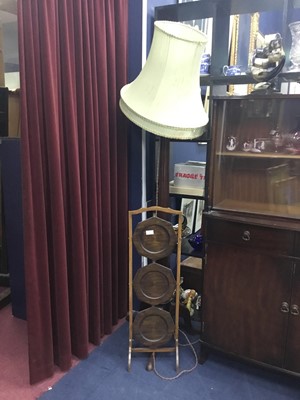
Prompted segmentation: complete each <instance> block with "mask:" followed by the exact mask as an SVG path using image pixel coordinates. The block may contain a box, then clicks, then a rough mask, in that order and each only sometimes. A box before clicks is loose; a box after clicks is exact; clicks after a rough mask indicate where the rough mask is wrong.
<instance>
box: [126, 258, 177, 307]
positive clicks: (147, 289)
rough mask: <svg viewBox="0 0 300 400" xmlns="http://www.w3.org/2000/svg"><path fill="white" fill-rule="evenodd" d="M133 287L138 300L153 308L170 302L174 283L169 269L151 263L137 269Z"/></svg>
mask: <svg viewBox="0 0 300 400" xmlns="http://www.w3.org/2000/svg"><path fill="white" fill-rule="evenodd" d="M133 287H134V290H135V293H136V295H137V297H138V299H139V300H141V301H143V302H145V303H148V304H151V305H154V306H155V305H158V304H164V303H167V302H168V301H170V300H171V298H172V295H173V293H174V290H175V289H176V281H175V278H174V275H173V273H172V271H171V270H170V268H167V267H164V266H163V265H160V264H157V263H152V264H149V265H147V266H145V267H141V268H140V269H138V271H137V272H136V274H135V277H134V280H133Z"/></svg>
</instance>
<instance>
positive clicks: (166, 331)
mask: <svg viewBox="0 0 300 400" xmlns="http://www.w3.org/2000/svg"><path fill="white" fill-rule="evenodd" d="M174 329H175V325H174V321H173V319H172V317H171V314H170V313H169V312H168V311H165V310H162V309H160V308H157V307H150V308H147V309H146V310H143V311H140V312H139V313H138V314H137V315H136V317H135V319H134V322H133V336H134V339H135V340H136V341H137V342H138V343H140V344H141V345H143V346H146V347H158V346H162V345H164V344H165V343H167V342H168V341H169V340H170V339H171V338H172V336H173V335H174Z"/></svg>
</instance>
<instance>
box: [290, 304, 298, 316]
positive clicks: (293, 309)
mask: <svg viewBox="0 0 300 400" xmlns="http://www.w3.org/2000/svg"><path fill="white" fill-rule="evenodd" d="M291 314H292V315H296V316H298V315H299V306H297V304H292V306H291Z"/></svg>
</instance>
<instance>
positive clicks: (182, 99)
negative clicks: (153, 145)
mask: <svg viewBox="0 0 300 400" xmlns="http://www.w3.org/2000/svg"><path fill="white" fill-rule="evenodd" d="M206 42H207V39H206V36H205V35H204V34H203V33H202V32H200V31H199V29H196V28H194V27H192V26H190V25H187V24H183V23H180V22H171V21H156V22H155V23H154V35H153V40H152V44H151V48H150V52H149V56H148V58H147V61H146V63H145V65H144V67H143V69H142V70H141V72H140V74H139V75H138V77H137V78H136V79H135V80H134V81H133V82H131V83H129V84H127V85H125V86H124V87H123V88H122V89H121V98H120V108H121V110H122V112H123V113H124V114H125V115H126V116H127V118H128V119H130V120H131V121H132V122H134V123H135V124H136V125H138V126H140V127H141V128H143V129H144V130H146V131H148V132H151V133H154V134H155V135H158V136H162V137H165V138H170V139H195V138H197V137H199V136H201V134H202V133H203V132H204V127H205V125H206V124H207V123H208V117H207V114H206V112H205V111H204V108H203V103H202V99H201V89H200V83H199V76H200V63H201V55H202V53H203V52H204V47H205V44H206Z"/></svg>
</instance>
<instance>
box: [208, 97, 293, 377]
mask: <svg viewBox="0 0 300 400" xmlns="http://www.w3.org/2000/svg"><path fill="white" fill-rule="evenodd" d="M299 107H300V96H297V95H293V96H292V95H281V94H274V95H272V96H263V97H261V96H255V95H249V96H244V97H237V98H234V97H220V98H215V99H213V110H214V116H215V118H214V122H213V129H212V143H213V145H212V154H211V164H210V178H209V179H210V196H209V198H210V204H209V208H210V210H209V211H208V212H206V213H205V215H204V220H205V237H206V260H207V262H206V265H205V268H204V290H203V308H202V318H203V326H202V335H201V342H202V346H203V347H204V348H215V349H219V350H222V351H225V352H227V353H229V354H232V355H237V356H239V357H242V358H245V359H247V360H252V361H255V362H258V363H261V364H263V365H267V366H272V367H274V368H278V369H281V370H284V371H287V372H289V373H293V374H297V375H299V374H300V340H299V338H300V291H299V288H300V250H299V249H300V247H299V244H300V242H299V240H300V239H299V237H300V223H299V218H300V146H299V148H298V147H297V146H298V144H295V143H294V145H295V148H293V149H291V147H290V146H291V143H290V140H291V133H290V132H292V131H293V128H294V126H295V122H296V117H297V113H298V111H297V110H299ZM274 127H276V129H277V130H278V132H280V135H281V142H280V143H281V145H280V147H278V146H276V143H277V138H276V137H275V136H274V133H273V131H272V129H273V128H274ZM270 133H271V134H270ZM230 136H234V137H235V138H236V139H237V143H238V144H237V146H236V148H235V149H234V150H232V149H231V150H228V148H227V147H226V144H227V143H228V137H230ZM258 138H263V140H264V141H265V144H266V146H265V147H264V149H263V150H260V151H258V149H257V148H255V147H251V146H253V143H254V142H255V140H257V139H258ZM246 142H247V143H249V144H250V148H251V149H250V150H249V149H248V147H247V148H246V150H247V151H245V148H244V143H246ZM297 149H298V150H297ZM282 181H284V182H285V183H286V182H288V185H284V186H282V187H280V188H279V189H278V183H279V184H281V182H282ZM290 182H292V186H291V187H289V186H290ZM279 186H280V185H279ZM278 190H279V191H280V193H277V192H278Z"/></svg>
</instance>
